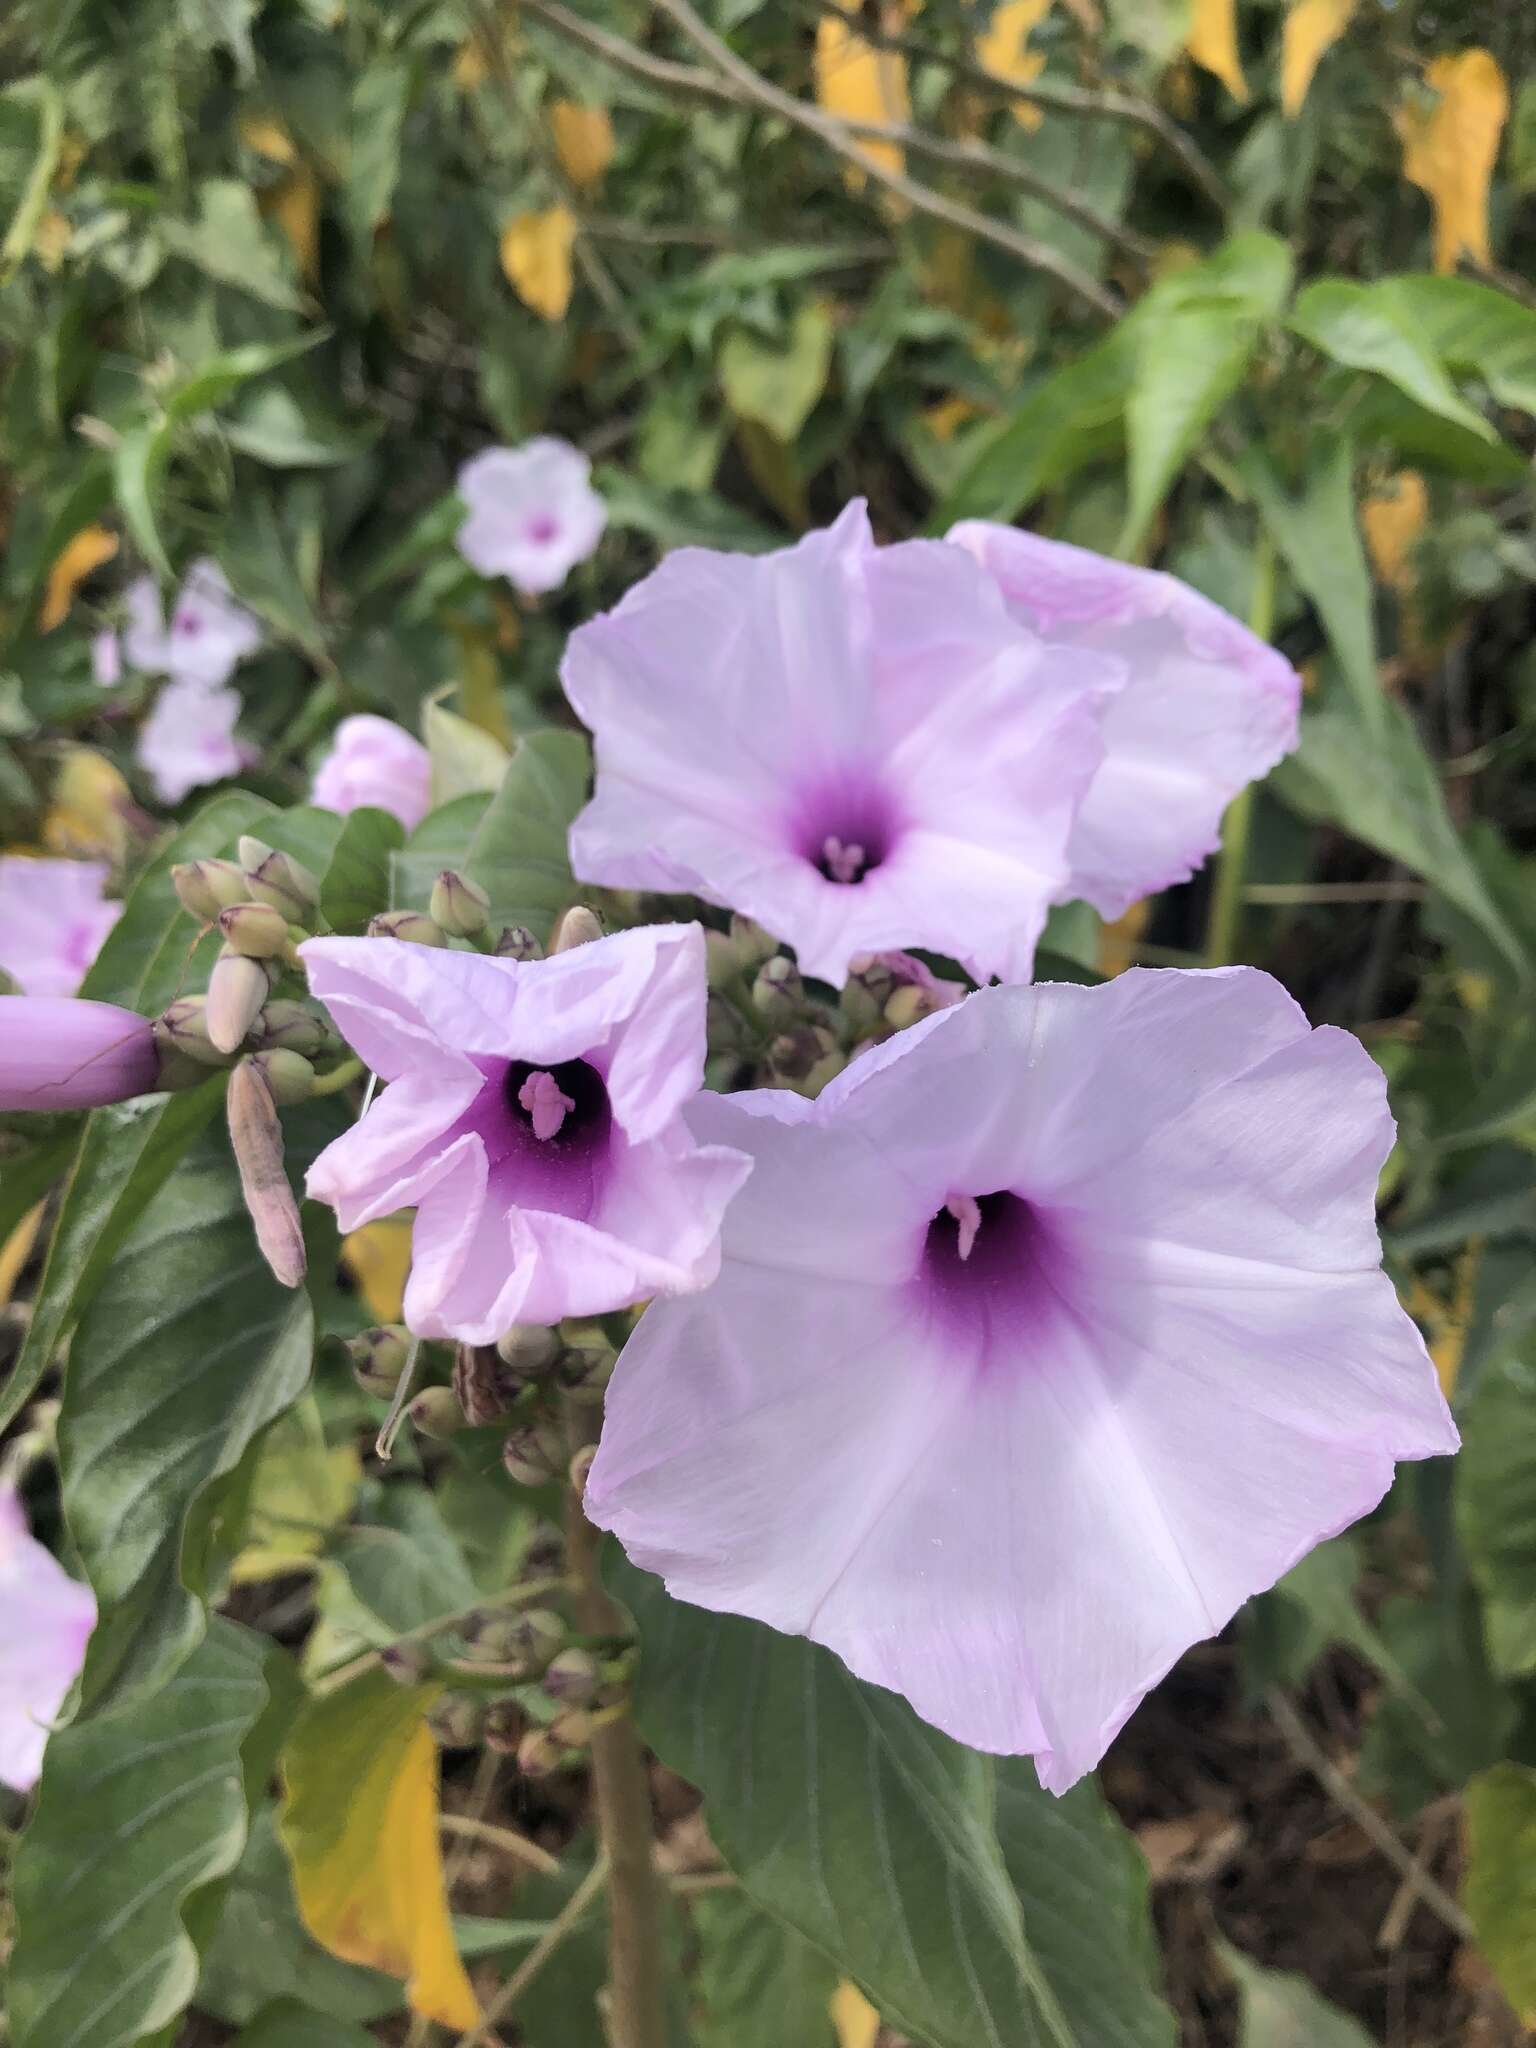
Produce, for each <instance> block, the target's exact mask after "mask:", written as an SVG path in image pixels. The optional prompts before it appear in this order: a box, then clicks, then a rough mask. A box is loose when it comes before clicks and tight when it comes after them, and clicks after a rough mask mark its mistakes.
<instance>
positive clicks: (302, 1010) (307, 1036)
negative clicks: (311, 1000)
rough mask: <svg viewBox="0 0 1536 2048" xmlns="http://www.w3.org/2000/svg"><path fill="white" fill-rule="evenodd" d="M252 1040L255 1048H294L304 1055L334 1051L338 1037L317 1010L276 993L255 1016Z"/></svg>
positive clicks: (284, 1049) (338, 1041) (260, 1050)
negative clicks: (276, 995) (258, 1014)
mask: <svg viewBox="0 0 1536 2048" xmlns="http://www.w3.org/2000/svg"><path fill="white" fill-rule="evenodd" d="M251 1043H252V1045H254V1046H255V1047H256V1049H257V1051H258V1052H297V1053H302V1054H303V1055H304V1057H305V1058H306V1059H313V1058H314V1057H315V1056H316V1054H318V1053H323V1052H335V1051H338V1050H339V1049H340V1046H341V1040H340V1039H339V1038H338V1037H337V1036H336V1034H335V1032H334V1031H333V1030H332V1029H331V1027H330V1025H329V1023H328V1022H327V1021H326V1019H325V1018H324V1017H322V1016H321V1015H320V1013H319V1011H318V1010H312V1009H311V1008H310V1007H309V1005H308V1004H307V1003H299V1002H294V1001H293V1000H292V999H291V998H289V997H287V996H279V997H276V998H274V1000H273V1001H272V1002H270V1003H268V1004H267V1005H266V1006H265V1008H264V1009H263V1010H262V1013H261V1015H260V1016H259V1017H258V1018H257V1019H256V1028H255V1030H254V1031H252V1033H251Z"/></svg>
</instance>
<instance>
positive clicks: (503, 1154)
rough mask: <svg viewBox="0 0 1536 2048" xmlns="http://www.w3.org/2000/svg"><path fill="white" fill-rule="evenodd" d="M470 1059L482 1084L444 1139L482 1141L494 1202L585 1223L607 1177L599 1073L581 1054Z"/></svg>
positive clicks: (608, 1123) (607, 1126) (603, 1088)
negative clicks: (471, 1136)
mask: <svg viewBox="0 0 1536 2048" xmlns="http://www.w3.org/2000/svg"><path fill="white" fill-rule="evenodd" d="M475 1064H476V1066H477V1067H479V1069H480V1071H481V1073H482V1074H483V1075H484V1076H485V1086H484V1087H483V1088H482V1089H481V1090H480V1093H479V1094H478V1095H477V1096H476V1097H475V1099H474V1101H473V1102H472V1103H471V1104H470V1106H469V1108H468V1109H467V1110H466V1111H465V1112H464V1114H463V1116H462V1117H460V1118H459V1120H458V1122H457V1124H456V1125H455V1126H454V1127H453V1129H452V1130H451V1131H449V1132H448V1133H447V1136H448V1138H449V1139H453V1138H456V1137H457V1136H458V1135H459V1133H460V1132H461V1131H473V1132H474V1133H475V1134H476V1136H477V1137H478V1138H479V1139H480V1141H481V1143H482V1144H483V1145H484V1147H485V1156H486V1160H487V1163H488V1165H489V1167H490V1187H491V1192H492V1194H493V1196H494V1197H495V1198H496V1199H497V1200H498V1201H500V1202H503V1203H505V1204H507V1205H508V1206H509V1207H514V1208H526V1209H546V1210H549V1211H552V1212H553V1213H554V1214H555V1215H558V1216H574V1217H575V1218H576V1219H577V1220H578V1221H581V1222H585V1221H586V1220H587V1218H588V1217H590V1216H591V1215H592V1214H593V1213H594V1211H595V1210H596V1208H597V1206H598V1203H599V1200H600V1199H601V1196H602V1192H603V1187H604V1183H605V1182H606V1180H607V1176H608V1144H609V1137H610V1133H611V1131H612V1128H613V1111H612V1109H611V1107H610V1105H609V1101H608V1088H607V1084H606V1083H605V1081H604V1080H603V1077H602V1075H601V1074H600V1073H599V1071H598V1070H597V1068H596V1067H594V1066H593V1065H591V1064H590V1062H589V1061H587V1060H558V1061H554V1062H547V1063H538V1062H535V1061H533V1060H503V1059H491V1058H482V1059H477V1060H476V1061H475Z"/></svg>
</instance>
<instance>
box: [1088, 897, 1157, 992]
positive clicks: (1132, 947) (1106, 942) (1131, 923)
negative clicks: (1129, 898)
mask: <svg viewBox="0 0 1536 2048" xmlns="http://www.w3.org/2000/svg"><path fill="white" fill-rule="evenodd" d="M1151 915H1152V899H1151V897H1150V896H1143V898H1142V899H1141V901H1140V902H1139V903H1133V904H1132V905H1131V907H1130V909H1129V910H1127V911H1123V912H1122V913H1121V915H1120V916H1119V917H1117V918H1116V919H1115V920H1114V921H1113V923H1111V924H1106V925H1101V926H1100V928H1099V948H1098V969H1099V972H1100V974H1103V975H1106V976H1108V977H1109V978H1110V979H1111V980H1112V979H1113V978H1114V976H1115V975H1117V974H1123V973H1124V972H1125V970H1126V968H1127V967H1133V966H1134V965H1135V964H1136V948H1137V947H1138V946H1139V945H1140V944H1141V941H1142V939H1143V938H1144V937H1145V935H1146V929H1147V924H1148V921H1149V919H1150V918H1151Z"/></svg>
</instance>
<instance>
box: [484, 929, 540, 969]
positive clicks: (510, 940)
mask: <svg viewBox="0 0 1536 2048" xmlns="http://www.w3.org/2000/svg"><path fill="white" fill-rule="evenodd" d="M495 950H496V958H497V959H498V960H542V959H543V958H544V948H543V947H542V946H541V945H540V944H539V942H538V940H537V939H536V938H535V937H534V936H533V933H532V932H531V931H529V929H528V927H527V925H525V924H509V925H503V927H502V931H501V937H500V938H499V939H498V940H497V941H496V949H495Z"/></svg>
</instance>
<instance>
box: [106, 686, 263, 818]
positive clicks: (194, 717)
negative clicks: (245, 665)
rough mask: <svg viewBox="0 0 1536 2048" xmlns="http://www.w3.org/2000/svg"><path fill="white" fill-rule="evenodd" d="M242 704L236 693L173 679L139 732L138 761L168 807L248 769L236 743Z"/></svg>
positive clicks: (156, 701) (242, 750)
mask: <svg viewBox="0 0 1536 2048" xmlns="http://www.w3.org/2000/svg"><path fill="white" fill-rule="evenodd" d="M239 716H240V699H239V696H238V695H237V694H236V692H235V691H233V690H211V689H209V688H208V686H207V685H206V684H205V683H200V682H193V681H187V680H176V679H173V680H172V681H171V682H169V683H167V684H166V686H165V688H164V689H163V690H162V691H161V692H160V694H159V696H158V697H157V698H156V699H155V704H154V709H153V710H152V711H151V712H150V714H149V716H148V718H146V719H145V721H144V723H143V724H142V725H141V726H140V727H139V737H138V743H137V745H136V747H135V750H134V758H135V759H136V760H137V761H138V763H139V766H140V767H141V768H143V770H144V771H145V773H146V774H147V775H148V776H149V779H150V781H151V783H152V784H153V785H154V790H155V794H156V796H158V797H159V799H160V801H161V802H162V803H164V804H179V803H180V802H181V800H182V798H183V797H185V796H186V795H188V794H189V793H190V792H191V791H192V790H194V789H201V788H203V786H204V785H205V784H207V783H210V782H222V781H223V780H224V778H225V776H227V775H235V774H238V773H239V771H240V769H241V768H243V767H244V766H245V765H246V759H247V756H246V750H245V749H244V748H243V747H242V746H241V745H240V743H239V741H238V740H236V738H235V736H234V735H235V724H236V721H237V720H238V719H239Z"/></svg>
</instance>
